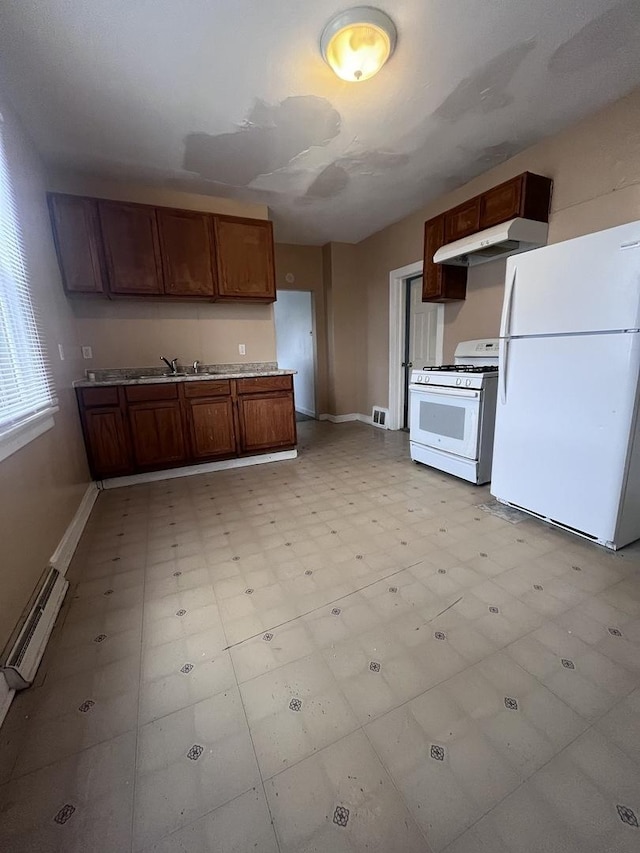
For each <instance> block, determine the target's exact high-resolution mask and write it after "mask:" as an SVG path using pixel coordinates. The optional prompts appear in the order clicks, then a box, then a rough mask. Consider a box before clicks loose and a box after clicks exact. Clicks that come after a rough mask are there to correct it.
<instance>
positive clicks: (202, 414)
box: [189, 398, 236, 459]
mask: <svg viewBox="0 0 640 853" xmlns="http://www.w3.org/2000/svg"><path fill="white" fill-rule="evenodd" d="M189 426H190V430H191V455H192V456H193V458H194V459H214V458H215V457H217V456H233V455H234V454H235V452H236V439H235V435H234V429H233V404H232V402H231V399H230V398H226V399H222V400H221V399H220V398H218V399H205V400H202V399H200V400H198V399H194V400H190V401H189Z"/></svg>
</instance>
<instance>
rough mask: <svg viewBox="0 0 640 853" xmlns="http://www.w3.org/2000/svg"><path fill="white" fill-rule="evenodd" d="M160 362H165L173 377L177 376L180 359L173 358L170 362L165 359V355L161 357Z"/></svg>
mask: <svg viewBox="0 0 640 853" xmlns="http://www.w3.org/2000/svg"><path fill="white" fill-rule="evenodd" d="M160 361H164V363H165V364H166V365H167V367H168V368H169V370H170V371H171V373H172V375H173V376H175V375H176V373H177V372H178V359H177V358H172V359H171V361H169V359H168V358H165V357H164V356H163V355H161V356H160Z"/></svg>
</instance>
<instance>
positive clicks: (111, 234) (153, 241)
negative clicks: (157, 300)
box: [98, 201, 163, 296]
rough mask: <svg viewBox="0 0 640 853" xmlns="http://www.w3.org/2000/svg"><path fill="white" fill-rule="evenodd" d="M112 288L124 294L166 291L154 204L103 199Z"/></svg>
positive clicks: (102, 221) (101, 206)
mask: <svg viewBox="0 0 640 853" xmlns="http://www.w3.org/2000/svg"><path fill="white" fill-rule="evenodd" d="M98 209H99V211H100V226H101V230H102V240H103V243H104V253H105V263H106V269H107V277H108V281H109V290H110V292H111V293H113V294H118V295H121V296H156V295H161V294H162V293H163V287H162V267H161V262H160V246H159V242H158V224H157V221H156V209H155V207H148V206H147V205H143V204H127V203H125V202H115V201H100V202H98Z"/></svg>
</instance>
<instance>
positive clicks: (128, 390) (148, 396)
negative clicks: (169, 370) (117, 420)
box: [124, 382, 178, 403]
mask: <svg viewBox="0 0 640 853" xmlns="http://www.w3.org/2000/svg"><path fill="white" fill-rule="evenodd" d="M124 393H125V396H126V398H127V400H128V401H129V402H130V403H145V402H146V401H147V400H149V401H153V400H177V399H178V385H177V383H176V382H173V383H171V384H170V385H160V384H158V385H128V386H126V387H125V389H124Z"/></svg>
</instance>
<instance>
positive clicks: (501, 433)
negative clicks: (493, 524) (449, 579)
mask: <svg viewBox="0 0 640 853" xmlns="http://www.w3.org/2000/svg"><path fill="white" fill-rule="evenodd" d="M499 370H500V375H499V378H498V404H497V413H496V430H495V444H494V452H493V469H492V479H491V493H492V494H493V495H494V496H495V497H496V498H497V499H498V500H499V501H501V502H502V503H506V504H509V505H511V506H515V507H517V508H518V509H523V510H526V511H527V512H529V513H531V514H533V515H536V516H539V517H541V518H543V519H545V520H547V521H550V522H553V523H554V524H557V525H559V526H561V527H564V528H565V529H568V530H570V531H572V532H574V533H577V534H579V535H581V536H584V537H587V538H589V539H591V540H593V541H595V542H599V543H600V544H601V545H606V546H607V547H609V548H614V549H615V548H621V547H622V546H623V545H626V544H628V543H629V542H633V541H634V540H636V539H638V538H640V425H639V417H638V408H639V390H638V385H639V376H640V222H632V223H630V224H628V225H621V226H619V227H617V228H611V229H609V230H607V231H600V232H598V233H596V234H589V235H587V236H585V237H579V238H577V239H575V240H568V241H566V242H564V243H557V244H555V245H552V246H545V247H544V248H542V249H536V250H535V251H531V252H526V253H524V254H521V255H515V256H513V257H511V258H509V259H508V261H507V273H506V283H505V298H504V305H503V309H502V320H501V328H500V367H499Z"/></svg>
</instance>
